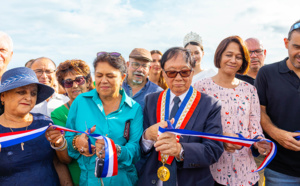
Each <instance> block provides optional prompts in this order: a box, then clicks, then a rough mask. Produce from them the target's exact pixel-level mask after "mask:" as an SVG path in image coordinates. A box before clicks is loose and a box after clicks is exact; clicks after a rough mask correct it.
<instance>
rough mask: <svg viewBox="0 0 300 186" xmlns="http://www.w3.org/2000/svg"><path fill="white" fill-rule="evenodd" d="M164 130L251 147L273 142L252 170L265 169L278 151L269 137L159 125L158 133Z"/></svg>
mask: <svg viewBox="0 0 300 186" xmlns="http://www.w3.org/2000/svg"><path fill="white" fill-rule="evenodd" d="M164 132H170V133H173V134H176V135H179V136H196V137H201V138H205V139H210V140H215V141H222V142H224V143H232V144H236V145H241V146H245V147H251V145H253V143H255V142H259V141H267V142H269V143H271V151H270V152H269V154H268V155H267V156H266V157H265V159H264V161H263V162H262V164H261V165H260V166H259V167H258V168H257V169H256V170H255V171H252V172H258V171H260V170H262V169H264V168H265V167H266V166H267V165H268V164H269V163H270V162H271V161H272V160H273V158H274V157H275V155H276V152H277V147H276V144H275V143H274V142H272V141H271V140H268V139H246V138H239V137H231V136H223V135H218V134H210V133H205V132H197V131H191V130H183V129H164V128H161V127H159V129H158V134H161V133H164Z"/></svg>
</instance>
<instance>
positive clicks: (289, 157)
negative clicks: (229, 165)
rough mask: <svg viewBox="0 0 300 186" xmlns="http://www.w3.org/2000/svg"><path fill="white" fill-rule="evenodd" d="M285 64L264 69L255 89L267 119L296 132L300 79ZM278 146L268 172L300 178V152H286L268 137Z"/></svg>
mask: <svg viewBox="0 0 300 186" xmlns="http://www.w3.org/2000/svg"><path fill="white" fill-rule="evenodd" d="M287 59H288V58H285V59H284V60H283V61H280V62H277V63H273V64H270V65H266V66H264V67H262V68H261V69H260V70H259V72H258V74H257V77H256V80H255V86H256V88H257V93H258V96H259V99H260V104H261V105H263V106H266V111H267V114H268V116H269V117H270V119H271V121H272V122H273V124H274V125H276V126H277V127H278V128H280V129H283V130H286V131H289V132H295V131H297V130H300V79H299V77H298V76H297V75H296V73H295V72H294V71H292V70H290V69H289V68H288V67H287V64H286V61H287ZM265 136H266V138H269V139H271V140H272V141H274V142H275V143H276V145H277V154H276V156H275V158H274V159H273V161H272V162H271V163H270V164H269V165H268V168H270V169H272V170H274V171H277V172H280V173H283V174H287V175H290V176H296V177H299V175H300V152H295V151H291V150H288V149H285V148H284V147H282V146H281V145H279V144H278V143H277V142H276V141H275V140H274V139H272V138H271V137H270V136H268V135H267V134H266V133H265Z"/></svg>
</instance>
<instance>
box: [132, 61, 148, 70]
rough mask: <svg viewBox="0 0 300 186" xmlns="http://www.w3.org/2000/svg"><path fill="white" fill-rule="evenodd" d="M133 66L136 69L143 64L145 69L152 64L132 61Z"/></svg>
mask: <svg viewBox="0 0 300 186" xmlns="http://www.w3.org/2000/svg"><path fill="white" fill-rule="evenodd" d="M130 64H131V67H132V68H134V69H138V68H140V66H142V68H143V69H148V68H149V67H150V64H140V63H138V62H131V63H130Z"/></svg>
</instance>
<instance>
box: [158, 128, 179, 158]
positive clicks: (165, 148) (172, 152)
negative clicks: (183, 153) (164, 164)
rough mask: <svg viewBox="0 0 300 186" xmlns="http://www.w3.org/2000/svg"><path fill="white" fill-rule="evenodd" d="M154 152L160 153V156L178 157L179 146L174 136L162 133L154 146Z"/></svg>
mask: <svg viewBox="0 0 300 186" xmlns="http://www.w3.org/2000/svg"><path fill="white" fill-rule="evenodd" d="M154 147H155V150H156V151H157V152H158V151H160V152H161V153H162V154H165V155H169V156H175V157H179V154H180V150H181V144H180V143H177V140H176V135H175V134H172V133H169V132H165V133H162V134H161V135H160V136H159V137H158V138H157V142H156V143H155V144H154Z"/></svg>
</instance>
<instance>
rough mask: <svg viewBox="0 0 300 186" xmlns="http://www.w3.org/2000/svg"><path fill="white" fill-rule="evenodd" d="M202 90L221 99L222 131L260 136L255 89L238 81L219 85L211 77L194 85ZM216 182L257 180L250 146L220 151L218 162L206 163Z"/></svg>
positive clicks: (251, 182) (225, 183)
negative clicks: (233, 83) (222, 85)
mask: <svg viewBox="0 0 300 186" xmlns="http://www.w3.org/2000/svg"><path fill="white" fill-rule="evenodd" d="M194 87H195V88H196V89H197V90H198V91H200V92H203V93H206V94H208V95H211V96H213V97H215V98H217V99H219V100H221V102H222V109H221V121H222V126H223V132H227V133H235V134H240V135H242V136H243V137H245V138H251V139H253V138H255V137H258V136H262V137H263V133H262V128H261V125H260V104H259V99H258V95H257V91H256V88H255V87H254V86H252V85H251V84H249V83H246V82H244V81H240V83H239V85H238V86H237V87H236V88H223V87H221V86H219V85H217V84H216V83H215V82H214V81H213V80H212V79H211V78H206V79H203V80H201V81H198V82H197V83H195V84H194ZM210 170H211V174H212V176H213V178H214V179H215V181H216V182H218V183H219V184H222V185H234V186H236V185H244V186H245V185H254V184H255V183H256V182H257V181H258V180H259V175H258V173H253V171H254V170H256V164H255V161H254V158H253V155H252V151H251V149H250V148H247V147H244V148H242V149H241V150H236V151H235V152H234V153H229V152H227V151H224V153H223V154H222V156H221V157H220V159H219V161H218V162H217V163H215V164H213V165H211V166H210Z"/></svg>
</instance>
